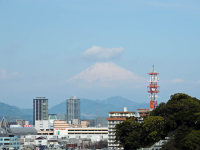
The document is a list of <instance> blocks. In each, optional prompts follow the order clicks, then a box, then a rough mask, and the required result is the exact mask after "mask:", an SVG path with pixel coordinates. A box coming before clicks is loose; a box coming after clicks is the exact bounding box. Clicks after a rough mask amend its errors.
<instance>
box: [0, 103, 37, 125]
mask: <svg viewBox="0 0 200 150" xmlns="http://www.w3.org/2000/svg"><path fill="white" fill-rule="evenodd" d="M3 116H4V117H5V118H6V119H8V121H16V119H24V120H28V121H30V123H31V122H32V118H33V117H32V109H20V108H18V107H16V106H11V105H8V104H5V103H2V102H0V118H2V117H3Z"/></svg>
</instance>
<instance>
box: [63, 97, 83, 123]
mask: <svg viewBox="0 0 200 150" xmlns="http://www.w3.org/2000/svg"><path fill="white" fill-rule="evenodd" d="M66 104H67V105H66V107H67V108H66V112H67V121H68V122H69V123H72V121H73V120H74V119H78V120H79V121H78V123H79V124H80V99H77V98H76V96H72V97H70V98H69V99H67V101H66Z"/></svg>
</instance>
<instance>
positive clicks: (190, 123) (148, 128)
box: [116, 93, 200, 150]
mask: <svg viewBox="0 0 200 150" xmlns="http://www.w3.org/2000/svg"><path fill="white" fill-rule="evenodd" d="M165 137H170V139H171V140H170V141H169V142H168V143H166V144H165V145H164V146H163V149H164V150H167V149H174V150H176V149H177V150H182V149H187V150H200V100H198V99H197V98H194V97H191V96H189V95H187V94H183V93H177V94H174V95H172V96H171V97H170V99H169V101H168V102H167V103H160V105H159V106H158V107H157V108H156V109H155V110H153V111H151V113H150V115H149V116H147V117H146V118H144V122H142V123H138V122H137V121H136V119H133V118H130V119H127V120H126V121H124V122H123V123H121V124H118V125H116V141H118V142H119V143H120V144H121V146H123V147H124V149H125V150H130V149H131V150H134V149H138V148H141V147H149V146H151V145H153V144H154V143H155V142H158V141H159V140H161V139H164V138H165Z"/></svg>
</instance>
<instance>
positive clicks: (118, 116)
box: [107, 107, 135, 148]
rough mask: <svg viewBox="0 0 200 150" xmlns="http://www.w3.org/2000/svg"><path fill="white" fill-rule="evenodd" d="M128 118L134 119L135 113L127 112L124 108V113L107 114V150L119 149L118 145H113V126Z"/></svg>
mask: <svg viewBox="0 0 200 150" xmlns="http://www.w3.org/2000/svg"><path fill="white" fill-rule="evenodd" d="M128 117H135V112H134V111H127V108H126V107H125V108H124V111H118V112H109V118H107V120H108V147H109V148H116V147H119V144H117V143H115V126H116V125H117V124H120V123H122V122H123V121H125V120H126V118H128Z"/></svg>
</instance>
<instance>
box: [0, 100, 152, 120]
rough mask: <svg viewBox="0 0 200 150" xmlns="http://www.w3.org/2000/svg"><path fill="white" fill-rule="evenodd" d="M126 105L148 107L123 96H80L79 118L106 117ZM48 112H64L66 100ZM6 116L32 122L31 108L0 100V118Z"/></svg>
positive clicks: (132, 108) (134, 108)
mask: <svg viewBox="0 0 200 150" xmlns="http://www.w3.org/2000/svg"><path fill="white" fill-rule="evenodd" d="M124 107H127V108H128V111H136V109H138V108H149V103H136V102H134V101H132V100H129V99H126V98H123V97H119V96H116V97H110V98H107V99H105V100H90V99H84V98H81V118H82V119H92V118H95V117H96V116H97V117H108V112H110V111H123V108H124ZM49 113H55V114H66V101H64V102H62V103H60V104H58V105H55V106H53V107H52V108H50V109H49ZM2 116H4V117H6V118H7V119H8V120H9V121H16V119H24V120H28V121H29V122H30V123H32V118H33V110H32V109H20V108H18V107H16V106H11V105H8V104H5V103H2V102H0V119H1V117H2Z"/></svg>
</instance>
